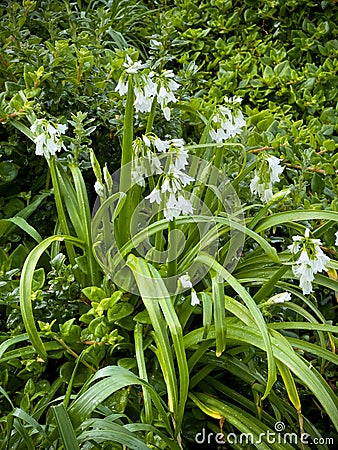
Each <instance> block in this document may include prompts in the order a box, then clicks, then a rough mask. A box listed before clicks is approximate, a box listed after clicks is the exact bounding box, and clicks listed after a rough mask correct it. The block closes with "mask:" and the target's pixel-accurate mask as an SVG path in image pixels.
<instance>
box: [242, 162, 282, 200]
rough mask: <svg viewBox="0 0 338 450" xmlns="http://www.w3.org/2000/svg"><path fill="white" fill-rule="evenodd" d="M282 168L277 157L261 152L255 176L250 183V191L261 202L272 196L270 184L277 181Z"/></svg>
mask: <svg viewBox="0 0 338 450" xmlns="http://www.w3.org/2000/svg"><path fill="white" fill-rule="evenodd" d="M283 170H284V168H283V167H282V166H281V165H280V159H279V158H276V157H275V156H265V154H262V156H261V157H260V161H259V165H258V168H257V169H256V171H255V176H254V178H253V179H252V180H251V183H250V190H251V192H252V193H253V194H254V195H255V194H256V195H258V196H259V198H260V199H261V200H262V201H263V202H268V201H269V200H270V199H271V197H272V196H273V192H272V186H273V184H274V183H276V182H277V181H279V175H280V174H281V173H282V172H283Z"/></svg>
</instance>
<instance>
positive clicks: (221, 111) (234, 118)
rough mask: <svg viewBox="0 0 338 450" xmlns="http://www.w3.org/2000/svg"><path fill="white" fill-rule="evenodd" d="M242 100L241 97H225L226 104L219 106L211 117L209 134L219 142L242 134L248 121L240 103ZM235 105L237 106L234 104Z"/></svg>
mask: <svg viewBox="0 0 338 450" xmlns="http://www.w3.org/2000/svg"><path fill="white" fill-rule="evenodd" d="M241 101H242V99H241V98H240V97H236V96H235V97H233V98H228V97H225V98H224V102H225V104H226V106H225V105H222V106H220V107H219V108H218V111H217V112H216V113H215V114H214V115H213V116H212V118H211V128H210V131H209V136H210V137H211V139H212V140H214V141H215V142H217V143H218V144H222V143H224V142H225V141H227V140H228V139H230V138H232V137H234V136H236V135H237V134H240V133H241V132H242V128H243V127H245V125H246V122H245V119H244V116H243V113H242V111H241V110H240V109H239V107H238V104H239V103H240V102H241ZM234 105H235V106H234Z"/></svg>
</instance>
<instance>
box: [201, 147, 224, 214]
mask: <svg viewBox="0 0 338 450" xmlns="http://www.w3.org/2000/svg"><path fill="white" fill-rule="evenodd" d="M222 158H223V150H222V149H221V148H219V149H217V151H216V155H215V161H214V164H213V165H214V167H216V168H217V169H219V168H220V166H221V163H222ZM217 177H218V173H216V171H215V170H213V171H212V173H211V176H210V179H209V182H208V184H209V185H211V186H212V185H214V184H215V183H216V181H217ZM214 199H215V194H214V193H213V191H212V190H211V189H208V190H207V192H206V195H205V199H204V202H205V204H206V205H207V206H209V205H211V203H212V202H213V200H214Z"/></svg>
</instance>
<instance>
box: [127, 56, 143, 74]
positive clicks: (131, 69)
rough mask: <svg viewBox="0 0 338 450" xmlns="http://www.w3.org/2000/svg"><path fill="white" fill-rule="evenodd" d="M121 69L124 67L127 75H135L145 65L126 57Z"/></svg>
mask: <svg viewBox="0 0 338 450" xmlns="http://www.w3.org/2000/svg"><path fill="white" fill-rule="evenodd" d="M123 67H126V72H127V73H137V72H138V71H139V70H140V69H143V68H144V67H146V64H142V62H141V61H136V62H134V61H133V60H132V59H131V57H130V56H129V55H126V61H125V62H124V63H123Z"/></svg>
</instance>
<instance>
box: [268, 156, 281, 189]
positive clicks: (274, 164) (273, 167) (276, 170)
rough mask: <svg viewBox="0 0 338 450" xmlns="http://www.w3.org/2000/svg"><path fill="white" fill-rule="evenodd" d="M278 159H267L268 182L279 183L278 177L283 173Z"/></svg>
mask: <svg viewBox="0 0 338 450" xmlns="http://www.w3.org/2000/svg"><path fill="white" fill-rule="evenodd" d="M280 161H281V160H280V159H279V158H276V157H275V156H269V157H268V163H269V169H270V182H271V183H276V182H277V181H279V175H280V174H281V173H282V172H283V170H284V167H282V166H281V165H280Z"/></svg>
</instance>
